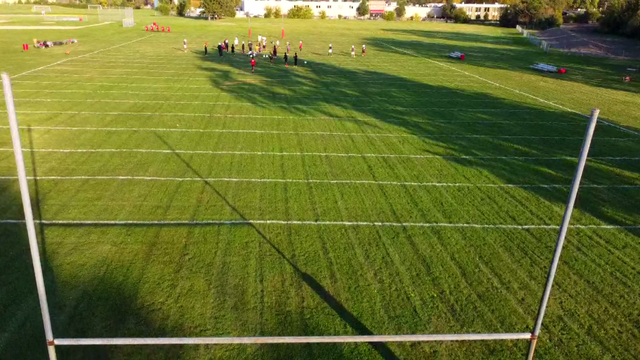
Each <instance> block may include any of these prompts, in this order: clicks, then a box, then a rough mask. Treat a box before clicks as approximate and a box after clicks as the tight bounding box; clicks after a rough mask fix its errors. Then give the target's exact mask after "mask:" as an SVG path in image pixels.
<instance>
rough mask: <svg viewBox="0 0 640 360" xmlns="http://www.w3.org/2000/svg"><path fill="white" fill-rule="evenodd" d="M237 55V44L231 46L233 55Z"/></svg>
mask: <svg viewBox="0 0 640 360" xmlns="http://www.w3.org/2000/svg"><path fill="white" fill-rule="evenodd" d="M235 54H236V44H231V55H235Z"/></svg>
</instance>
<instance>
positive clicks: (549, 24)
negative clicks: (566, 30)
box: [534, 14, 562, 30]
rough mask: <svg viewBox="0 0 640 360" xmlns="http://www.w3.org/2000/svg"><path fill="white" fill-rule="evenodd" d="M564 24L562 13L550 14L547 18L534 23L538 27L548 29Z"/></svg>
mask: <svg viewBox="0 0 640 360" xmlns="http://www.w3.org/2000/svg"><path fill="white" fill-rule="evenodd" d="M560 25H562V14H557V15H549V16H547V17H546V18H542V19H538V20H536V22H535V23H534V26H535V27H536V29H540V30H546V29H551V28H554V27H558V26H560Z"/></svg>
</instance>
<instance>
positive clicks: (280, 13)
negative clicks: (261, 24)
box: [273, 6, 282, 18]
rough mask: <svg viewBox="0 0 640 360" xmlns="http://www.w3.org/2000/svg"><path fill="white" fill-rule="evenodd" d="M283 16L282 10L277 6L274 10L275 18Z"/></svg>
mask: <svg viewBox="0 0 640 360" xmlns="http://www.w3.org/2000/svg"><path fill="white" fill-rule="evenodd" d="M281 16H282V9H281V8H280V6H276V7H274V8H273V17H274V18H279V17H281Z"/></svg>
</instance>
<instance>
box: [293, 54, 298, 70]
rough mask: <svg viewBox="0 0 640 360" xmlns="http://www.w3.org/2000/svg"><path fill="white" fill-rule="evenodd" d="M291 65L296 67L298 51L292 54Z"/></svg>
mask: <svg viewBox="0 0 640 360" xmlns="http://www.w3.org/2000/svg"><path fill="white" fill-rule="evenodd" d="M293 66H295V67H298V53H295V54H294V55H293Z"/></svg>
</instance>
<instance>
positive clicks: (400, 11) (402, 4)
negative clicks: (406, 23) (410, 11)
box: [396, 0, 407, 19]
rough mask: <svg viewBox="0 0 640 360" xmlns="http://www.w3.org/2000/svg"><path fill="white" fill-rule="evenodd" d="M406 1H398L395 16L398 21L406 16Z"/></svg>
mask: <svg viewBox="0 0 640 360" xmlns="http://www.w3.org/2000/svg"><path fill="white" fill-rule="evenodd" d="M406 5H407V2H406V0H398V6H397V7H396V15H397V16H398V18H399V19H401V18H403V17H404V16H405V15H406V14H407V8H406Z"/></svg>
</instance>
